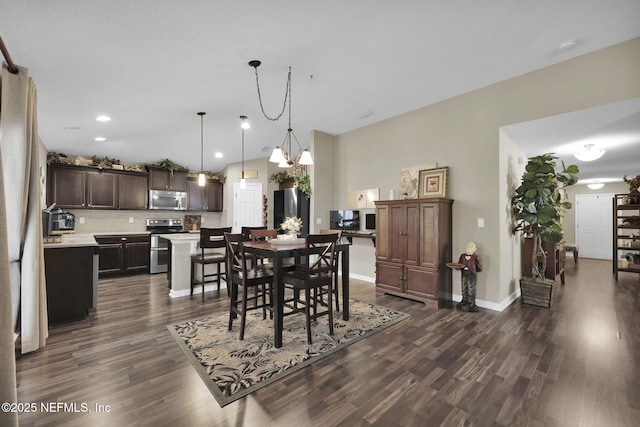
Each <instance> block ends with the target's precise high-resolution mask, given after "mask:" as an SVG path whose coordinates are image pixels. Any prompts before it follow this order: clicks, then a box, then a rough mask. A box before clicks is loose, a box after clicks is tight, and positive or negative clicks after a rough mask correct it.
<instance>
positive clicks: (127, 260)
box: [95, 234, 151, 278]
mask: <svg viewBox="0 0 640 427" xmlns="http://www.w3.org/2000/svg"><path fill="white" fill-rule="evenodd" d="M95 239H96V242H98V245H99V248H100V249H99V262H98V275H99V277H100V278H104V277H113V276H127V275H133V274H140V273H149V257H150V248H151V238H150V236H149V235H148V234H127V235H109V236H95Z"/></svg>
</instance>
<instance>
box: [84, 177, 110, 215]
mask: <svg viewBox="0 0 640 427" xmlns="http://www.w3.org/2000/svg"><path fill="white" fill-rule="evenodd" d="M86 174H87V180H86V183H87V190H86V194H87V204H86V205H87V206H86V207H87V208H91V209H117V208H118V175H116V174H114V173H108V172H86Z"/></svg>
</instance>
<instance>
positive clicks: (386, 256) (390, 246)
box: [376, 199, 453, 307]
mask: <svg viewBox="0 0 640 427" xmlns="http://www.w3.org/2000/svg"><path fill="white" fill-rule="evenodd" d="M452 205H453V200H450V199H413V200H393V201H380V202H376V293H378V294H383V293H388V294H391V295H398V296H402V297H405V298H410V299H414V300H417V301H422V302H424V303H425V304H428V305H434V306H435V305H437V306H438V307H450V306H451V304H452V301H451V292H452V290H451V269H449V268H448V267H447V266H446V263H448V262H451V257H452V254H451V241H452V215H451V214H452Z"/></svg>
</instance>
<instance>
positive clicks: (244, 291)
mask: <svg viewBox="0 0 640 427" xmlns="http://www.w3.org/2000/svg"><path fill="white" fill-rule="evenodd" d="M247 297H248V295H247V287H246V286H243V287H242V314H241V315H240V341H242V340H243V339H244V327H245V325H246V324H247Z"/></svg>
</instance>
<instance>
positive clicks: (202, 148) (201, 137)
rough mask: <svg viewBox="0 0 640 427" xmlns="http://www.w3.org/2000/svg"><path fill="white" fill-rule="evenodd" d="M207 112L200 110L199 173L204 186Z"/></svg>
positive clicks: (201, 184)
mask: <svg viewBox="0 0 640 427" xmlns="http://www.w3.org/2000/svg"><path fill="white" fill-rule="evenodd" d="M205 114H207V113H203V112H200V113H198V115H199V116H200V173H199V174H198V185H199V186H200V187H204V184H205V183H206V181H205V177H204V115H205Z"/></svg>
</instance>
